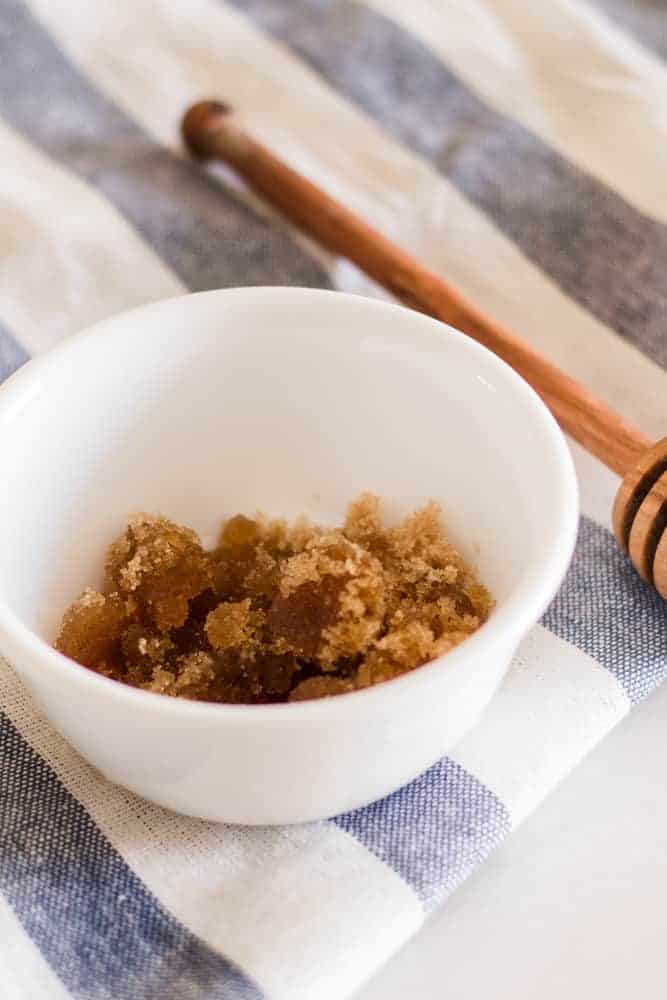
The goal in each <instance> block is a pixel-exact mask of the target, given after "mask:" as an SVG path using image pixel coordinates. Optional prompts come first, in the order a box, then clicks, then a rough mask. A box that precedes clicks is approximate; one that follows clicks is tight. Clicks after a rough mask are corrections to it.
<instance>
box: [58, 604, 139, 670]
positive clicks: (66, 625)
mask: <svg viewBox="0 0 667 1000" xmlns="http://www.w3.org/2000/svg"><path fill="white" fill-rule="evenodd" d="M129 621H130V612H129V610H128V606H127V604H126V602H125V601H124V600H123V599H122V598H121V597H120V596H119V595H118V594H116V593H112V594H109V595H108V596H105V595H104V594H100V593H98V592H97V591H96V590H92V589H91V588H90V587H88V588H87V589H86V590H84V592H83V594H82V595H81V597H79V598H78V599H77V600H76V601H75V602H74V604H72V606H71V607H70V608H69V609H68V610H67V612H66V613H65V616H64V618H63V621H62V625H61V626H60V632H59V633H58V638H57V639H56V643H55V646H56V649H58V650H59V651H60V652H61V653H64V654H65V656H69V657H70V658H71V659H72V660H77V661H78V662H79V663H82V664H83V665H84V667H92V668H94V669H97V668H98V667H99V665H100V664H105V665H108V667H109V668H110V667H111V665H112V663H113V662H114V661H115V660H117V659H118V656H119V653H120V647H121V642H122V636H123V629H124V628H125V626H127V625H128V624H129Z"/></svg>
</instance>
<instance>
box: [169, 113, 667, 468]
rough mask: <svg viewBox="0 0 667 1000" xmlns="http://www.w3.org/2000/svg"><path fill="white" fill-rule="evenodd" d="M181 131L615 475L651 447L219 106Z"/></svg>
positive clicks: (193, 117) (197, 152) (201, 154)
mask: <svg viewBox="0 0 667 1000" xmlns="http://www.w3.org/2000/svg"><path fill="white" fill-rule="evenodd" d="M182 130H183V138H184V140H185V143H186V145H187V147H188V149H189V150H190V152H191V153H192V154H193V155H194V156H196V157H197V158H199V159H217V160H222V161H224V162H225V163H227V164H229V166H231V167H233V168H234V170H235V171H236V172H237V173H238V174H240V175H241V177H242V178H243V179H244V181H245V182H246V184H247V185H248V186H249V187H250V188H252V189H253V190H254V191H256V192H257V193H258V194H260V195H261V196H262V197H263V198H264V199H265V200H266V201H267V202H269V204H271V205H273V206H274V207H275V208H277V209H278V210H279V211H280V212H281V213H282V214H283V215H284V216H285V217H286V218H288V219H289V220H290V221H291V222H293V223H294V224H295V225H296V226H298V227H299V228H300V229H301V230H303V232H305V233H307V234H308V235H309V236H311V237H313V238H314V239H315V240H316V241H317V242H318V243H320V244H322V245H323V246H324V247H326V248H327V249H328V250H331V251H333V252H334V253H337V254H339V255H341V256H343V257H346V258H347V259H348V260H351V261H352V262H353V263H354V264H356V265H357V267H359V268H360V269H361V270H362V271H364V272H365V273H366V274H367V275H369V277H371V278H373V279H374V280H375V281H377V282H378V284H380V285H383V286H384V288H386V289H387V290H388V291H390V292H392V293H393V295H395V296H396V298H398V299H399V300H400V301H401V302H403V303H405V304H406V305H408V306H411V307H412V308H413V309H417V310H419V311H420V312H423V313H427V314H428V315H429V316H433V317H435V318H436V319H439V320H442V322H444V323H449V324H451V325H452V326H454V327H457V328H458V329H459V330H463V332H464V333H467V334H468V336H469V337H472V338H473V340H476V341H478V342H479V343H480V344H483V345H484V346H485V347H488V348H489V350H491V351H493V352H494V353H495V354H497V355H498V356H499V357H501V358H503V360H505V361H506V362H507V363H508V364H509V365H511V366H512V368H514V370H515V371H517V372H519V374H520V375H522V376H523V378H524V379H525V380H526V381H527V382H528V383H529V384H530V385H531V386H532V387H533V388H534V389H535V391H536V392H537V393H538V394H539V395H540V396H541V397H542V399H543V400H544V402H545V403H546V404H547V406H548V407H549V409H550V410H551V412H552V413H553V415H554V416H555V418H556V420H557V421H558V422H559V424H560V425H561V427H562V428H563V430H564V431H566V432H567V433H568V434H570V435H571V436H572V437H573V438H575V440H577V441H578V442H579V444H581V445H583V447H584V448H586V449H587V450H588V451H589V452H591V454H593V455H595V456H596V457H597V458H599V459H600V460H601V461H602V462H604V463H605V465H607V466H608V467H609V468H610V469H612V470H613V471H614V472H617V473H619V474H621V475H623V474H625V472H627V471H628V469H630V468H631V467H633V466H634V465H635V464H636V462H637V460H638V459H639V457H640V456H641V454H642V453H643V452H645V451H646V450H647V449H648V448H650V447H651V444H652V442H651V441H650V440H649V439H648V438H646V437H645V436H644V435H643V434H642V433H641V432H640V431H639V430H638V429H637V428H635V427H633V426H632V424H630V423H628V422H626V421H625V420H623V418H622V417H621V416H619V415H618V414H617V413H615V412H614V411H613V410H612V409H611V408H610V407H609V406H608V405H607V404H606V403H604V402H603V401H602V400H600V399H597V398H596V397H595V396H594V395H593V394H592V393H590V392H589V391H588V390H587V389H586V388H585V386H583V385H582V384H581V383H580V382H577V381H576V380H575V379H573V378H570V377H569V375H566V374H565V372H562V371H560V369H559V368H557V367H556V365H553V364H551V362H549V361H547V359H546V358H543V357H542V356H541V355H540V354H538V352H537V351H535V350H533V348H531V347H529V346H528V344H525V343H524V342H523V341H522V340H520V339H519V337H517V336H516V334H514V333H512V332H511V331H510V330H508V329H507V328H506V327H504V326H502V325H501V324H500V323H497V322H495V321H494V320H492V319H491V318H490V317H488V316H486V315H485V314H484V313H483V312H481V310H479V309H477V308H476V306H474V305H473V304H472V303H471V302H469V301H468V300H467V299H466V298H465V297H464V296H463V295H461V293H460V292H458V291H457V290H456V289H455V288H454V287H452V286H451V285H449V284H448V283H447V282H446V281H444V280H443V279H442V278H440V277H438V275H437V274H434V273H433V272H432V271H429V270H428V269H427V268H425V267H423V266H422V265H421V264H419V262H418V261H416V260H415V259H414V258H413V257H411V256H410V255H409V254H407V253H405V252H404V251H403V250H401V249H400V247H398V246H396V245H395V244H394V243H392V242H391V241H390V240H388V239H386V238H385V237H384V236H383V235H382V234H381V233H379V232H378V231H377V230H375V229H373V228H372V227H371V226H369V225H367V224H366V223H365V222H364V221H363V219H361V218H359V217H358V216H357V215H355V214H354V213H353V212H351V211H350V210H349V209H347V208H345V206H344V205H341V204H340V202H338V201H336V200H335V199H334V198H331V197H330V196H329V195H328V194H326V193H325V192H324V191H322V190H321V189H320V188H318V187H317V186H316V185H315V184H313V183H312V182H311V181H309V180H307V179H306V178H305V177H302V176H301V175H300V174H298V173H297V172H296V171H295V170H292V168H291V167H289V166H288V165H287V164H286V163H284V162H283V161H282V160H280V159H279V158H278V157H277V156H275V155H274V154H273V153H272V152H271V151H270V150H269V149H267V148H266V147H265V146H263V145H262V144H261V143H259V142H257V141H256V140H255V139H253V138H252V137H251V136H250V135H248V134H247V133H246V132H245V131H244V130H243V129H242V128H241V126H240V125H239V123H238V122H237V121H236V119H235V117H234V115H233V114H232V113H231V111H230V109H229V108H228V107H226V106H225V105H224V104H220V103H219V102H217V101H202V102H201V103H199V104H195V105H194V106H193V107H192V108H190V110H189V111H188V112H187V114H186V115H185V117H184V119H183V125H182Z"/></svg>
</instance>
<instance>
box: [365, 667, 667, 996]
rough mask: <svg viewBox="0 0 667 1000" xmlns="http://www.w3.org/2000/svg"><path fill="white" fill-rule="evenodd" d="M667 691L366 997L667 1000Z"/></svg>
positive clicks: (597, 755)
mask: <svg viewBox="0 0 667 1000" xmlns="http://www.w3.org/2000/svg"><path fill="white" fill-rule="evenodd" d="M666 719H667V685H663V687H662V688H661V689H659V690H658V691H656V692H655V693H654V694H653V695H652V696H651V697H650V698H649V699H648V700H647V701H646V702H644V703H643V704H642V705H640V706H639V707H638V708H637V709H635V710H634V711H633V713H632V714H631V715H630V716H628V718H627V719H625V720H624V721H623V722H622V723H621V724H620V725H619V726H618V727H617V728H616V730H615V731H614V732H613V733H611V734H610V735H609V736H608V737H607V738H606V740H605V741H604V742H603V743H601V744H600V745H599V746H598V747H597V748H596V749H595V750H594V751H593V752H592V753H591V754H590V756H589V757H588V758H587V759H586V760H585V761H584V762H583V763H582V764H581V765H580V766H579V767H578V768H577V770H576V771H574V772H573V774H572V775H571V776H570V777H569V778H567V779H566V781H565V782H563V784H562V785H561V786H560V787H559V788H558V789H556V791H555V792H553V793H552V795H551V796H550V797H549V798H548V799H547V800H546V801H545V802H544V803H543V804H542V805H541V806H540V807H539V809H538V810H537V811H536V812H535V813H533V815H532V816H531V817H530V818H529V819H528V820H526V822H525V823H524V825H523V826H522V827H520V828H519V829H518V830H517V831H515V832H514V834H513V835H512V836H511V837H510V838H509V840H507V841H506V843H505V844H504V845H503V846H502V847H501V848H500V849H499V850H498V851H497V852H496V853H495V855H494V856H493V857H492V858H491V859H490V860H489V861H488V862H487V863H486V864H485V865H483V866H482V867H481V868H480V869H479V870H478V871H477V872H476V873H475V874H474V875H473V876H472V877H471V878H470V879H469V880H468V881H467V882H466V883H465V885H463V886H462V887H461V889H459V891H458V892H457V893H455V894H454V896H453V897H452V898H451V899H450V901H449V903H448V905H447V906H446V907H445V908H444V909H442V910H441V911H439V912H438V913H436V914H435V915H434V916H433V917H431V919H430V920H429V921H428V923H426V924H425V925H424V927H423V928H422V929H421V930H420V931H419V932H418V934H417V935H416V936H415V937H414V938H413V939H412V941H411V942H410V943H409V944H408V945H406V946H405V947H404V948H403V949H402V950H401V951H400V952H399V953H398V954H397V955H396V956H394V958H393V959H391V960H390V961H389V962H388V963H387V964H386V965H385V966H384V967H383V969H382V970H380V972H379V973H378V974H377V975H376V976H375V977H374V978H373V979H372V980H371V981H369V983H368V984H367V985H366V986H365V987H364V988H363V989H361V990H360V991H358V993H357V994H355V1000H405V998H406V997H410V998H411V1000H483V998H489V1000H536V998H538V997H539V1000H563V997H568V998H570V1000H590V998H593V997H604V998H605V1000H627V998H628V997H637V998H641V1000H654V998H655V1000H658V998H660V1000H662V998H663V997H664V996H665V995H666V993H667V984H666V979H667V972H666V971H665V960H664V947H665V945H664V940H665V924H666V918H665V903H666V901H667V864H666V856H667V783H666V780H665V776H666V774H667V740H666V739H665V720H666Z"/></svg>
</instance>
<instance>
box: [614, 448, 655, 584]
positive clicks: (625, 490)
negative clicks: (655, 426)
mask: <svg viewBox="0 0 667 1000" xmlns="http://www.w3.org/2000/svg"><path fill="white" fill-rule="evenodd" d="M613 523H614V533H615V535H616V539H617V541H618V544H619V545H620V546H621V548H622V549H623V550H624V551H625V552H627V553H628V555H629V556H630V558H631V559H632V562H633V564H634V566H635V568H636V569H637V570H638V572H639V573H640V574H641V576H642V577H643V578H644V579H645V580H647V581H648V582H649V583H652V584H653V585H654V587H655V588H656V590H657V591H658V593H659V594H660V595H661V596H662V597H664V598H665V599H666V600H667V438H663V439H662V440H661V441H658V443H657V444H656V445H654V447H653V448H651V449H650V450H649V451H647V452H646V453H645V454H644V455H643V456H642V457H641V459H640V460H639V462H638V463H637V465H636V466H634V468H633V469H631V470H630V472H628V473H627V475H626V476H625V478H624V480H623V482H622V483H621V485H620V487H619V490H618V493H617V494H616V500H615V502H614V510H613Z"/></svg>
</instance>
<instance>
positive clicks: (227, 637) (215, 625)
mask: <svg viewBox="0 0 667 1000" xmlns="http://www.w3.org/2000/svg"><path fill="white" fill-rule="evenodd" d="M251 605H252V602H251V600H250V598H249V597H246V599H245V600H244V601H230V602H229V603H227V604H225V603H221V604H218V606H217V608H215V609H214V610H213V611H211V612H210V613H209V615H208V616H207V618H206V626H205V630H206V637H207V639H208V641H209V643H210V644H211V646H212V647H213V649H217V650H219V651H220V652H222V651H223V650H225V649H242V648H243V647H244V646H245V647H248V646H250V645H251V644H252V642H253V641H254V638H255V633H256V631H257V628H258V627H259V626H260V625H261V622H262V619H263V615H262V613H261V611H252V610H251Z"/></svg>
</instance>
